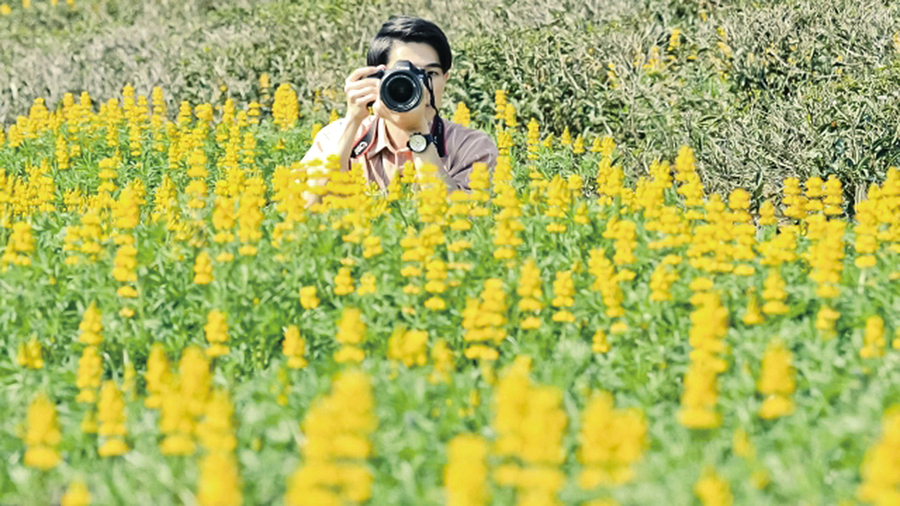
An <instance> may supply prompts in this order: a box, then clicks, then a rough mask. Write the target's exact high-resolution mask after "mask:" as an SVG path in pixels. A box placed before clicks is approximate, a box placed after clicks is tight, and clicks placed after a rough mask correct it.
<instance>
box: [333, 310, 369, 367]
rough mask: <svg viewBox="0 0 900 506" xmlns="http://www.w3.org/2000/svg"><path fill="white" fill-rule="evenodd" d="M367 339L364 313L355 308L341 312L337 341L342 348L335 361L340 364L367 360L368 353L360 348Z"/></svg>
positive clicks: (336, 354) (335, 356)
mask: <svg viewBox="0 0 900 506" xmlns="http://www.w3.org/2000/svg"><path fill="white" fill-rule="evenodd" d="M365 337H366V324H365V323H364V322H363V321H362V312H361V311H360V310H359V309H357V308H353V307H345V308H344V310H343V312H341V321H340V322H339V323H338V331H337V335H336V336H335V341H337V342H338V343H340V345H341V348H340V349H339V350H338V351H337V352H335V354H334V360H335V362H337V363H339V364H344V363H348V362H349V363H359V362H362V361H363V359H364V358H366V353H365V352H364V351H363V349H362V348H360V345H361V344H362V342H363V340H365Z"/></svg>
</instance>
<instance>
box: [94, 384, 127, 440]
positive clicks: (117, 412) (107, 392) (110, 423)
mask: <svg viewBox="0 0 900 506" xmlns="http://www.w3.org/2000/svg"><path fill="white" fill-rule="evenodd" d="M97 411H98V414H97V418H99V420H100V428H99V430H98V431H97V432H98V433H99V434H100V436H101V437H102V438H103V444H102V445H100V448H99V450H98V452H97V453H99V454H100V456H101V457H114V456H117V455H122V454H124V453H127V452H128V445H127V444H125V436H126V435H127V434H128V431H127V430H126V428H125V400H124V399H123V398H122V391H121V390H119V387H118V385H116V383H115V382H114V381H104V382H103V387H102V388H101V389H100V402H99V403H98V404H97Z"/></svg>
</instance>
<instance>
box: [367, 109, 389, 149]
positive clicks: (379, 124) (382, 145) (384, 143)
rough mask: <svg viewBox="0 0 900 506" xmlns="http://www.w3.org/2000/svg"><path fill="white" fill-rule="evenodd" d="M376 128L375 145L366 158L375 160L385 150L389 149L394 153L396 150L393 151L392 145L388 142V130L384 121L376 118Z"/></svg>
mask: <svg viewBox="0 0 900 506" xmlns="http://www.w3.org/2000/svg"><path fill="white" fill-rule="evenodd" d="M374 128H375V144H374V145H373V146H372V147H371V148H370V149H369V151H368V152H367V153H366V158H375V157H376V156H377V155H378V154H379V153H381V151H382V150H384V149H389V150H390V151H391V152H392V153H393V152H394V150H393V149H391V143H390V142H389V141H388V138H387V128H386V127H385V126H384V121H382V120H381V118H379V117H377V116H376V117H375V126H374Z"/></svg>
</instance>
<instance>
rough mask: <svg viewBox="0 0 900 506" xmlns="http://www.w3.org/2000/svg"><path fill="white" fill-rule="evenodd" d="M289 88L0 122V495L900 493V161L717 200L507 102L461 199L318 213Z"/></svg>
mask: <svg viewBox="0 0 900 506" xmlns="http://www.w3.org/2000/svg"><path fill="white" fill-rule="evenodd" d="M120 99H121V100H120ZM298 107H299V105H298V103H297V95H296V93H294V92H292V91H291V88H290V87H289V86H287V85H282V86H281V87H279V88H278V90H277V91H276V92H275V94H274V105H273V107H272V108H271V111H269V110H267V109H266V108H261V107H260V106H259V104H256V103H251V104H249V105H248V106H247V107H242V108H239V107H237V106H236V105H235V104H234V102H232V101H230V100H228V101H224V102H223V103H221V104H218V105H216V106H213V105H211V104H200V105H195V106H192V105H191V104H188V103H186V102H185V103H182V106H181V108H180V109H179V110H178V111H168V110H166V106H165V101H164V97H163V91H162V90H160V89H158V88H157V89H154V90H153V91H152V93H151V94H150V97H149V98H147V97H146V96H138V95H136V91H135V90H134V88H132V87H130V86H126V88H125V89H124V90H123V93H122V95H121V97H116V98H110V99H108V100H107V101H104V102H101V103H99V104H97V103H94V99H92V98H91V97H90V96H89V95H88V94H86V93H85V94H82V95H81V96H80V97H77V96H72V95H67V96H66V98H65V99H64V100H63V101H62V103H60V104H55V105H53V106H52V107H51V106H48V105H47V104H45V103H44V102H43V101H42V100H38V101H36V102H35V104H34V106H32V108H31V110H30V111H29V112H28V115H27V116H24V115H23V116H20V117H19V119H18V121H17V122H16V123H15V124H14V125H10V126H9V127H8V128H6V129H4V130H3V132H4V134H3V137H2V140H0V225H2V228H0V250H2V256H0V269H2V273H0V350H2V353H0V387H2V394H0V410H2V412H3V413H4V414H5V416H3V417H2V420H0V451H2V455H3V457H4V458H3V459H0V503H11V504H49V503H54V504H55V503H59V502H61V503H62V504H64V505H76V504H86V503H88V502H91V503H95V504H119V503H132V504H171V503H184V504H203V505H225V504H240V503H242V502H243V503H246V504H273V503H274V504H280V503H284V504H315V505H328V504H363V503H368V504H416V505H424V504H448V505H477V504H527V505H543V504H585V505H591V506H598V505H611V504H651V503H658V504H704V505H725V504H732V503H734V504H835V503H837V504H856V503H859V502H861V503H872V504H897V503H898V501H900V491H898V484H900V464H898V461H897V457H896V456H897V455H898V454H900V453H898V452H900V411H897V410H895V409H892V406H893V405H894V404H895V403H897V402H898V401H900V354H898V352H897V351H896V350H897V349H898V348H900V321H898V320H897V318H896V317H895V316H894V315H895V314H896V313H895V311H896V309H897V308H898V305H900V297H898V295H900V288H898V285H897V283H898V279H900V271H898V269H897V260H898V255H900V171H897V170H896V169H891V170H889V171H888V172H887V174H886V176H885V177H884V178H883V181H881V182H880V183H879V184H873V185H872V186H871V187H870V188H869V189H868V195H867V196H868V198H867V199H864V200H860V201H858V202H856V203H855V205H853V206H852V207H851V206H850V205H848V204H847V203H845V202H844V200H843V198H844V193H845V192H844V190H843V188H842V186H841V182H840V181H839V180H838V179H834V178H826V179H825V180H823V179H821V178H818V177H811V178H809V179H806V180H804V181H800V180H798V179H793V178H789V179H787V180H785V181H784V182H783V189H782V192H781V195H780V197H779V199H778V202H777V206H776V205H775V203H773V202H769V201H762V202H760V200H761V199H760V198H759V195H754V194H752V193H751V192H748V191H745V190H742V189H737V190H735V191H733V192H731V193H730V194H728V195H718V194H713V193H710V192H707V191H705V190H704V184H703V182H702V177H701V176H702V174H701V173H700V172H699V171H698V170H697V168H696V167H695V160H694V153H693V151H692V150H691V148H690V147H687V146H685V147H683V148H682V149H681V150H680V151H679V152H678V155H677V157H676V158H675V159H673V160H658V161H657V162H655V163H653V164H652V165H651V166H650V167H649V170H648V171H647V172H648V174H649V175H647V176H641V177H634V174H635V173H636V171H634V170H632V169H633V168H629V167H625V168H623V167H621V166H620V165H619V163H618V160H619V159H620V151H622V150H625V149H628V147H627V146H617V145H616V144H615V142H614V140H613V139H612V138H609V137H604V138H601V137H597V138H591V139H584V138H582V137H581V136H574V138H572V137H573V136H571V135H569V132H568V130H566V131H564V132H562V133H557V134H556V135H554V134H552V133H550V132H542V131H541V127H540V125H539V124H538V123H537V122H536V121H534V120H531V121H526V120H525V118H520V117H518V115H517V113H516V109H515V107H514V106H513V105H512V104H511V103H507V97H506V96H505V95H504V93H503V92H498V93H497V94H496V95H495V107H496V115H495V117H494V120H495V124H491V125H473V126H479V127H482V128H484V129H486V130H488V131H490V132H492V134H493V135H495V138H496V141H497V144H498V147H499V148H500V153H501V156H500V159H499V161H498V163H497V166H496V168H495V169H494V170H493V171H488V169H487V167H485V166H476V167H475V168H474V169H475V170H474V171H473V174H472V178H471V191H470V192H454V193H452V194H450V195H449V196H448V195H447V192H446V189H445V188H444V186H443V183H442V182H441V181H440V180H439V179H438V178H437V177H436V176H435V174H434V172H433V168H429V167H422V168H420V169H418V170H417V169H416V168H414V167H413V166H412V165H407V167H405V169H404V171H403V174H402V177H400V178H398V179H395V180H394V181H393V182H392V184H391V186H390V187H389V188H388V190H387V191H386V192H384V193H380V192H377V191H375V189H374V188H371V187H367V186H366V185H365V182H364V180H363V179H362V175H361V173H360V172H359V171H358V170H353V171H351V172H350V173H346V172H340V171H337V170H335V168H336V167H338V166H339V163H338V162H337V161H336V160H335V159H330V160H326V161H324V162H323V163H324V167H319V169H324V170H325V171H326V172H327V174H328V178H329V183H328V185H326V186H325V187H324V189H321V188H312V190H311V191H326V192H327V194H326V195H325V198H324V201H323V203H321V204H316V205H313V206H312V207H310V208H308V209H307V208H305V207H304V205H303V199H302V197H301V195H302V193H303V192H305V191H307V190H310V188H309V187H307V185H306V177H307V170H306V169H308V168H309V167H307V166H305V165H303V164H301V163H300V162H299V160H300V159H301V158H302V156H303V154H304V153H305V151H306V149H307V148H308V147H309V145H310V139H311V138H312V136H313V135H314V134H315V132H316V131H317V130H318V129H319V128H320V127H321V126H320V125H308V124H306V123H301V122H299V121H298ZM454 121H456V122H459V123H462V124H468V122H469V119H468V114H467V110H466V108H465V106H464V105H459V106H458V107H457V110H456V114H455V115H454Z"/></svg>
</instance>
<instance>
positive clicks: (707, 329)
mask: <svg viewBox="0 0 900 506" xmlns="http://www.w3.org/2000/svg"><path fill="white" fill-rule="evenodd" d="M710 288H711V287H710ZM698 296H699V300H697V303H698V307H697V309H695V310H694V311H693V312H692V313H691V330H690V337H689V341H690V344H691V347H692V348H693V349H692V350H691V354H690V364H689V366H688V371H687V374H685V377H684V390H683V391H682V394H681V410H680V411H679V412H678V421H679V423H681V424H682V425H684V426H685V427H688V428H691V429H711V428H715V427H718V426H719V424H720V423H721V417H720V416H719V414H718V413H717V412H716V402H717V398H718V388H717V386H716V381H717V377H718V375H719V374H720V373H722V372H724V371H725V368H726V363H725V360H724V359H723V358H722V355H723V354H724V353H725V352H726V345H725V343H724V338H725V334H726V332H727V331H728V312H727V310H726V309H725V308H724V307H723V306H722V304H721V301H720V299H719V296H718V294H717V293H716V292H711V291H701V292H699V293H697V294H695V297H698Z"/></svg>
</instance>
